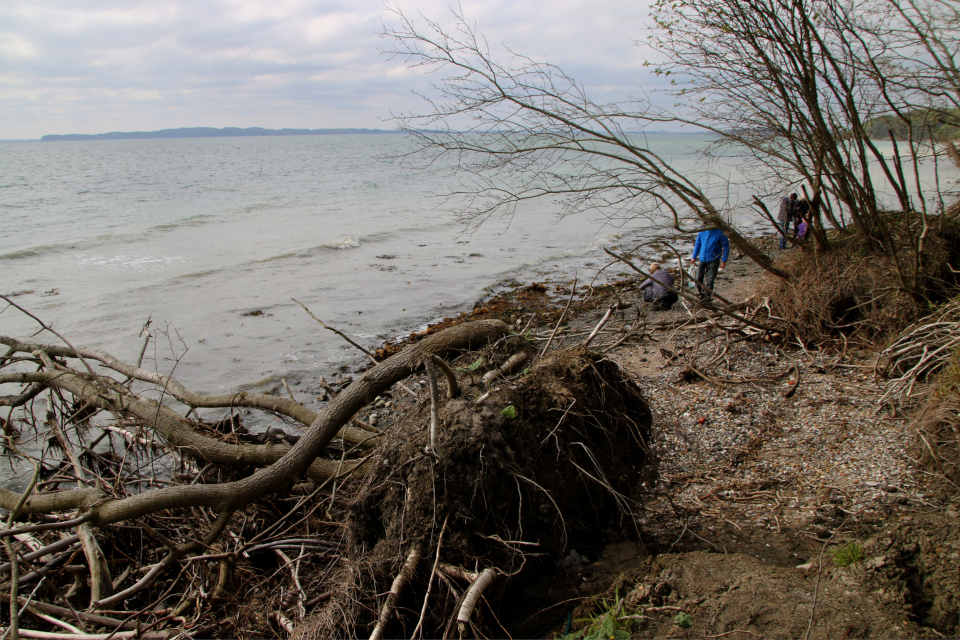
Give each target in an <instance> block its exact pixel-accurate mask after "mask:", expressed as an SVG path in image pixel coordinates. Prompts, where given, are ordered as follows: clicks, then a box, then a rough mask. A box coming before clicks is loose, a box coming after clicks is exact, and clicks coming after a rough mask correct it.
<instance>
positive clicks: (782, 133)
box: [384, 0, 954, 292]
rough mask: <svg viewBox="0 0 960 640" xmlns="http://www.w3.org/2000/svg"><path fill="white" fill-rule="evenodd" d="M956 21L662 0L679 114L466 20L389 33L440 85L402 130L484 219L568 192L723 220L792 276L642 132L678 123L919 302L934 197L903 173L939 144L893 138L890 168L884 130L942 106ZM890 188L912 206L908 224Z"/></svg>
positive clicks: (793, 3)
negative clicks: (929, 201) (441, 166)
mask: <svg viewBox="0 0 960 640" xmlns="http://www.w3.org/2000/svg"><path fill="white" fill-rule="evenodd" d="M917 1H919V0H917ZM936 1H937V0H929V2H936ZM948 13H949V12H948V11H941V12H940V13H939V14H937V16H936V17H929V16H928V15H927V14H923V8H920V7H918V5H917V4H916V2H909V3H908V4H905V5H904V6H901V5H900V4H898V2H897V0H875V1H872V2H869V3H866V4H864V3H860V2H853V0H817V1H816V2H814V1H812V0H764V1H763V2H746V1H744V0H733V1H729V0H687V1H681V2H673V1H672V0H671V1H667V0H662V1H660V2H657V3H655V5H654V7H653V17H654V21H655V27H654V29H653V31H652V34H651V36H650V38H649V39H648V40H647V41H646V42H645V45H646V46H649V47H651V48H652V49H653V50H655V51H656V53H657V57H658V58H659V59H660V60H661V62H660V63H659V64H657V65H654V69H655V72H657V73H659V74H661V75H662V76H664V77H667V76H670V77H671V81H672V82H673V84H672V85H671V86H672V89H671V95H672V96H673V97H675V98H678V99H679V100H680V103H681V104H680V105H678V107H679V108H678V109H675V110H674V111H673V112H670V111H666V110H664V109H660V108H657V107H656V106H655V105H654V104H653V103H652V102H651V101H649V100H647V99H633V100H630V101H627V102H623V103H616V104H599V103H596V102H594V101H592V100H591V99H590V97H589V95H588V94H587V92H586V91H585V89H584V88H583V86H582V85H579V84H577V82H576V81H575V80H574V79H572V78H570V77H569V76H568V75H566V74H565V73H564V72H563V71H562V70H560V69H558V68H557V67H554V66H552V65H549V64H545V63H540V62H537V61H534V60H531V59H529V58H526V57H524V56H522V55H519V54H516V53H514V52H512V51H510V52H508V54H507V61H506V62H501V61H499V60H498V59H497V58H495V56H494V55H493V53H491V50H490V48H489V47H488V45H487V44H486V42H485V41H484V40H483V38H482V37H481V36H480V35H479V34H477V33H476V31H475V30H474V29H473V28H472V27H471V26H470V25H469V24H468V23H467V22H466V20H465V19H464V17H463V16H462V15H460V14H458V13H455V14H454V25H453V27H452V28H447V27H446V26H444V25H442V24H440V23H439V22H436V21H432V20H429V19H423V20H413V19H411V18H409V17H408V16H406V15H404V14H403V13H402V12H399V11H397V20H398V26H396V27H392V28H387V29H386V30H385V31H384V35H385V36H386V37H389V38H391V39H392V41H393V45H392V46H391V47H390V48H388V49H387V50H386V51H387V52H388V53H389V54H392V55H394V56H397V57H400V58H402V59H404V60H407V61H408V62H409V63H410V64H411V65H413V66H418V67H423V68H425V69H426V70H428V71H430V72H433V73H438V74H442V76H441V77H442V79H441V80H440V81H438V82H437V83H436V84H435V89H436V91H437V94H436V95H437V96H438V97H431V98H427V97H426V96H425V99H426V100H427V106H426V108H425V109H424V110H423V111H422V112H418V113H405V114H400V115H399V116H398V118H397V119H398V121H399V123H400V126H401V128H402V129H405V130H407V131H408V132H410V133H411V134H412V135H413V136H414V137H415V138H416V139H417V140H418V141H419V142H420V143H421V152H422V153H423V154H425V155H426V156H427V157H428V158H430V159H436V158H439V157H447V158H453V159H454V161H455V163H456V166H457V167H458V168H459V169H461V170H464V173H465V174H468V175H470V176H471V177H472V178H473V179H474V182H473V184H472V185H470V187H469V188H468V189H467V190H466V195H469V196H470V197H471V198H472V199H471V200H470V205H469V206H468V207H466V208H465V209H464V210H463V216H464V217H465V218H466V220H467V221H469V222H470V223H474V224H479V223H482V222H483V221H484V220H487V219H488V218H489V217H490V216H492V215H494V214H497V213H502V214H506V215H512V214H513V212H514V211H515V207H516V205H517V204H519V203H521V202H523V201H525V200H528V199H532V198H540V197H554V198H560V199H562V201H563V211H564V213H574V212H580V211H585V210H597V211H604V212H606V215H608V216H610V217H630V216H633V217H643V216H646V217H648V219H649V220H650V222H651V223H652V224H654V225H659V226H669V227H672V228H673V229H675V230H676V231H678V232H689V231H692V230H693V229H692V228H691V227H694V226H698V225H715V226H719V227H720V228H722V229H724V231H726V232H727V234H728V235H729V236H730V238H731V241H732V242H733V243H734V244H735V245H736V246H737V247H739V248H740V249H741V250H742V251H743V252H744V253H745V254H747V255H748V256H749V257H751V258H753V259H754V260H756V261H757V262H758V263H759V264H760V265H761V266H763V267H764V268H766V269H768V270H770V271H773V272H775V273H777V274H778V275H780V276H783V277H785V276H786V274H784V273H782V272H781V271H779V270H778V269H776V267H774V266H772V265H771V264H770V261H769V259H768V257H767V256H765V255H763V253H762V252H760V251H759V250H757V248H756V247H755V246H754V245H753V244H752V243H750V242H749V241H747V240H746V239H745V238H744V237H743V236H742V234H740V233H739V232H738V231H737V229H736V227H735V225H733V224H732V223H730V222H729V221H728V220H727V219H726V216H725V214H728V213H729V211H726V210H724V209H723V208H722V207H720V206H717V205H716V204H715V203H714V202H712V201H711V199H710V197H708V195H707V194H706V193H705V191H704V189H703V188H701V186H700V185H702V184H703V179H704V176H703V174H692V173H690V172H689V171H682V170H678V169H677V168H676V167H675V166H674V165H673V164H671V163H670V162H669V161H667V159H666V158H664V157H662V156H661V155H659V154H658V153H657V152H656V151H655V150H654V149H652V148H651V147H650V146H649V145H648V144H647V139H646V138H645V137H644V136H643V135H642V133H640V132H643V131H645V130H649V129H650V128H651V127H654V126H655V127H662V126H663V125H664V124H665V123H681V124H685V125H689V126H692V127H696V128H698V129H700V130H702V131H705V132H710V133H712V134H714V135H715V136H716V142H715V144H714V145H713V146H712V147H710V148H708V153H712V152H714V151H719V150H722V151H723V153H725V154H729V153H733V154H734V155H735V157H737V159H738V162H739V164H740V168H741V169H744V170H745V171H746V172H747V174H748V179H749V180H751V181H753V182H751V184H767V185H773V187H772V189H771V191H779V192H780V193H783V191H784V190H785V189H787V188H788V187H795V188H796V187H802V188H804V189H805V190H806V189H807V188H809V192H808V196H809V200H810V203H811V205H812V212H811V214H812V222H813V224H812V230H813V237H814V239H815V243H816V246H817V248H818V249H819V250H826V249H829V246H830V239H829V236H828V234H827V233H826V225H825V220H826V221H829V224H830V225H831V226H832V227H834V228H835V229H837V230H838V231H839V232H841V233H848V232H849V231H854V232H855V233H857V234H859V235H860V236H862V237H863V238H864V240H865V241H866V243H867V245H868V246H869V247H871V248H872V249H874V250H879V251H882V252H884V253H886V254H887V255H888V256H889V257H890V259H891V261H892V264H894V265H895V267H896V269H897V271H898V274H899V278H900V283H901V286H902V288H903V289H904V290H907V291H911V292H914V291H916V290H917V281H918V277H919V273H920V271H921V269H922V268H923V266H924V265H923V264H922V253H923V251H922V250H923V243H922V238H923V237H924V231H923V230H925V229H926V226H927V218H926V210H925V208H924V204H923V203H925V202H926V198H927V194H924V193H922V192H920V187H919V186H917V187H916V188H917V192H914V193H911V192H910V190H909V186H908V184H909V181H908V180H907V178H906V174H905V170H904V167H905V166H907V167H908V168H909V169H911V170H912V173H913V177H914V178H915V181H916V182H918V183H919V171H918V165H919V162H920V158H921V157H922V156H923V155H924V154H925V153H927V154H928V153H929V150H927V151H925V150H924V148H923V145H924V144H926V143H925V142H924V140H923V139H922V138H921V137H920V136H916V137H910V138H908V139H906V140H900V141H897V140H894V148H895V153H894V157H893V158H890V157H888V156H887V155H886V154H885V153H884V150H883V149H882V148H881V146H882V145H881V144H880V143H879V142H878V141H876V140H874V139H873V138H871V135H870V134H871V130H872V128H871V123H873V122H875V121H876V119H877V118H880V117H883V116H894V117H899V116H902V115H904V114H907V112H909V111H910V110H911V109H912V108H914V106H915V105H916V104H919V103H920V102H922V101H923V100H924V99H927V98H930V97H931V96H935V91H936V90H935V89H934V87H935V86H936V83H935V78H939V77H943V76H944V75H949V74H950V73H951V72H952V69H954V67H952V66H951V65H953V64H954V63H953V57H952V51H953V48H952V47H953V42H954V40H953V39H951V38H950V37H948V36H943V35H941V36H929V35H924V36H923V37H921V34H929V33H942V31H943V30H945V29H946V26H943V27H938V28H939V29H940V30H939V31H930V27H931V25H930V21H931V20H933V21H935V22H937V23H938V25H939V22H938V21H940V20H947V19H948V18H949V15H947V14H948ZM921 14H922V17H921ZM911 19H912V20H913V22H911ZM916 52H920V53H924V52H926V53H924V55H925V58H924V63H923V65H924V66H923V69H924V74H922V75H923V79H922V81H919V80H918V81H914V82H910V81H909V79H910V78H911V69H912V68H914V67H911V61H912V59H913V58H912V57H911V56H912V54H913V53H916ZM938 56H939V57H938ZM927 102H928V103H929V100H927ZM873 169H877V170H879V171H878V172H877V171H874V170H873ZM878 176H879V177H878ZM885 188H889V189H890V190H892V191H893V193H894V194H895V197H896V199H897V202H898V203H899V212H900V218H899V219H896V220H894V221H893V222H891V221H890V220H889V219H888V217H887V211H888V210H889V208H890V204H889V203H886V202H884V201H883V198H882V193H883V191H884V190H885ZM461 195H463V194H461ZM894 206H896V205H894ZM915 210H918V211H919V212H920V214H921V215H920V218H919V219H920V221H921V227H922V230H921V231H920V232H918V233H917V234H915V237H913V238H912V239H911V241H910V242H909V243H908V244H907V250H906V251H905V252H904V250H903V247H904V243H903V241H902V239H901V238H900V236H901V235H902V233H901V232H902V231H903V228H905V229H906V230H907V232H908V234H912V233H913V231H912V229H913V227H912V226H911V225H912V221H913V220H914V216H915V214H914V211H915ZM845 216H849V217H850V219H851V220H852V222H853V228H852V229H849V228H848V227H847V225H845V224H844V222H843V220H844V218H845ZM685 219H692V220H694V221H695V224H694V225H688V226H685V225H684V224H683V222H684V220H685ZM904 220H906V223H905V227H901V226H898V227H897V229H898V230H897V231H896V232H894V231H893V230H892V229H891V224H896V225H901V224H903V223H904Z"/></svg>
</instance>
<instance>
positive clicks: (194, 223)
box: [137, 213, 215, 235]
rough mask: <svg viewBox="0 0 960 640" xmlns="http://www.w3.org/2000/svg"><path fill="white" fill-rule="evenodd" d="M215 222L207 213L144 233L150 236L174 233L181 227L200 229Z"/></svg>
mask: <svg viewBox="0 0 960 640" xmlns="http://www.w3.org/2000/svg"><path fill="white" fill-rule="evenodd" d="M214 221H215V218H214V216H211V215H209V214H206V213H199V214H197V215H195V216H188V217H186V218H182V219H180V220H174V221H173V222H165V223H163V224H158V225H154V226H152V227H150V228H149V229H147V230H146V231H145V232H144V233H145V234H150V233H152V232H154V231H172V230H173V229H179V228H181V227H199V226H201V225H205V224H209V223H211V222H214ZM137 235H140V234H137Z"/></svg>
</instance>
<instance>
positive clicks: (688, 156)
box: [0, 133, 777, 405]
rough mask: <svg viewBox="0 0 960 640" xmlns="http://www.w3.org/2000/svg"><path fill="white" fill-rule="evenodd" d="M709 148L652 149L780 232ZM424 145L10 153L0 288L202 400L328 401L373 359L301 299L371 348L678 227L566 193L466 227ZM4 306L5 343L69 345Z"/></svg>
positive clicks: (375, 141)
mask: <svg viewBox="0 0 960 640" xmlns="http://www.w3.org/2000/svg"><path fill="white" fill-rule="evenodd" d="M709 142H711V138H709V137H707V136H696V135H683V134H653V135H650V136H647V137H646V138H645V140H644V144H645V145H647V146H648V147H650V148H651V149H654V150H656V151H657V152H658V153H661V154H662V155H663V157H664V158H666V159H669V160H670V161H671V162H672V163H674V164H675V165H676V166H677V167H678V168H680V169H681V170H685V169H689V170H691V171H693V170H696V171H699V172H701V175H703V176H704V185H705V187H708V186H709V187H710V188H714V189H719V190H720V191H718V192H717V196H718V197H719V198H720V201H721V202H723V203H724V204H725V206H728V207H729V210H730V211H731V212H732V213H731V215H733V216H740V218H736V221H737V223H738V225H739V226H740V227H741V229H742V230H743V231H744V232H745V233H760V232H763V231H765V230H766V231H769V228H768V225H767V223H766V222H764V221H763V220H762V219H761V218H758V217H757V216H756V215H755V214H751V215H750V216H747V214H746V213H745V212H746V211H747V207H746V206H745V203H747V202H748V200H749V197H748V196H749V194H747V193H732V194H731V192H730V188H729V187H727V186H725V185H726V182H727V181H728V180H731V179H732V180H734V181H736V180H737V176H738V175H739V174H738V161H737V160H736V159H732V160H729V161H724V160H722V159H720V160H717V159H715V160H712V161H710V162H711V163H712V164H707V165H705V164H704V161H703V160H702V159H700V156H699V152H700V151H701V150H702V149H703V148H704V147H705V146H706V145H707V144H709ZM414 151H415V145H414V142H413V141H412V140H410V139H408V138H407V137H406V136H404V135H402V134H394V133H384V134H363V135H361V134H353V135H351V134H342V135H339V134H338V135H320V136H285V137H259V138H256V137H255V138H251V137H244V138H193V139H142V140H114V141H109V140H98V141H71V142H17V143H4V144H0V229H2V233H0V293H3V294H4V295H7V296H9V297H10V299H11V300H12V301H13V302H15V303H16V304H17V305H19V306H20V307H22V308H23V309H24V310H25V311H27V312H29V314H32V315H33V316H35V317H36V318H37V319H39V320H42V321H43V322H44V323H46V324H48V325H50V326H51V327H53V328H54V329H56V330H57V331H58V332H59V333H61V334H62V335H63V336H64V337H66V338H67V339H68V340H70V342H72V343H73V344H74V345H78V346H87V347H91V348H97V349H102V350H105V351H107V352H109V353H111V354H112V355H114V356H116V357H117V358H120V359H121V360H125V361H127V362H136V361H137V360H138V358H139V356H140V353H141V350H142V348H143V345H144V342H145V336H146V334H147V333H148V332H149V334H150V336H151V338H150V340H149V342H148V345H147V350H146V353H145V356H144V359H143V367H144V368H147V369H150V370H154V371H158V372H160V373H163V374H167V375H172V376H173V377H174V378H176V379H178V380H179V381H181V382H182V383H183V384H185V385H186V386H187V387H189V388H191V389H193V390H194V391H196V392H198V393H209V394H221V393H226V392H230V391H238V390H253V391H266V392H277V391H278V389H280V387H281V381H283V380H285V381H286V382H287V384H288V385H289V386H290V388H291V389H292V390H293V392H294V394H295V395H297V396H298V400H301V401H303V402H304V403H305V404H307V405H317V403H318V401H317V399H316V397H315V395H314V394H312V393H311V392H310V390H311V389H315V387H316V381H317V380H318V379H319V378H320V376H324V377H326V378H327V379H328V380H330V379H333V378H336V377H337V376H338V375H340V372H341V371H342V370H343V369H344V367H350V366H355V365H356V364H357V363H358V362H359V361H362V354H360V353H359V352H358V350H357V349H356V348H355V347H353V346H351V345H349V344H347V342H346V341H345V340H343V339H342V338H341V337H339V336H337V335H335V334H334V333H332V332H330V331H327V330H325V329H324V328H323V327H322V326H320V324H319V323H317V322H316V321H315V320H314V319H313V318H311V317H310V315H309V314H308V313H307V312H306V311H305V310H304V309H303V308H302V307H301V306H300V304H298V302H299V303H302V305H303V306H305V307H307V308H308V309H309V310H310V312H311V313H312V314H313V315H315V316H316V317H317V318H319V319H321V320H323V322H325V323H326V324H328V325H329V326H332V327H335V328H337V329H339V330H340V331H343V332H344V333H346V334H348V335H349V336H351V338H352V339H353V340H355V341H356V342H358V343H359V344H361V345H363V346H365V347H368V348H371V349H372V348H376V347H378V346H380V344H381V343H382V342H383V341H385V340H389V339H396V338H398V337H400V336H403V335H406V334H408V333H410V332H411V331H415V330H418V329H422V328H424V327H425V326H426V325H428V324H429V323H431V322H434V321H437V320H440V319H442V318H444V317H448V316H452V315H455V314H457V313H458V312H461V311H464V310H468V309H470V308H471V307H473V306H474V305H475V304H476V303H478V302H481V301H483V300H484V299H486V298H489V297H490V296H492V295H493V294H495V293H496V292H497V291H499V290H501V289H502V288H504V287H507V286H511V285H514V284H516V283H518V282H533V281H540V280H543V279H545V278H547V277H548V275H551V274H552V275H551V277H553V278H555V279H557V278H559V279H561V280H563V279H566V281H569V280H572V278H573V276H574V275H576V276H577V277H578V278H579V279H580V281H581V282H584V281H590V280H592V279H593V278H596V277H599V278H600V281H606V280H612V279H617V278H620V277H623V274H624V273H625V272H626V271H625V269H624V268H623V267H620V266H618V267H608V266H607V265H608V263H609V262H610V261H609V260H608V259H607V256H606V255H605V254H603V253H602V248H603V247H605V246H608V247H624V248H626V247H630V246H635V245H637V244H640V243H642V242H643V241H644V239H649V238H650V237H652V236H653V235H654V234H658V233H662V232H663V228H662V226H660V225H661V224H662V222H658V220H661V219H660V218H659V217H658V215H656V214H654V212H652V211H634V210H629V209H628V210H616V208H614V211H615V213H614V215H610V212H609V211H608V212H607V213H604V212H589V211H588V212H582V213H579V214H575V215H564V211H565V210H564V208H563V206H562V203H561V202H559V201H557V200H556V199H553V198H542V199H539V200H533V201H528V202H524V203H523V204H522V205H520V206H518V207H517V208H516V210H514V211H512V212H511V213H510V215H503V216H501V215H494V216H491V217H490V218H489V219H487V220H485V221H484V222H483V224H480V225H479V226H477V225H465V224H464V223H463V222H462V221H461V220H460V219H459V216H458V213H460V212H462V211H463V210H464V208H465V207H466V206H467V205H468V204H469V201H468V200H467V199H466V197H461V196H453V197H445V196H449V194H451V193H453V194H455V193H457V192H459V191H462V190H464V188H465V186H464V185H465V179H466V178H468V177H469V176H464V174H462V173H460V172H458V171H457V170H456V167H455V166H454V165H453V164H452V161H445V160H441V161H435V162H425V161H422V160H421V159H419V157H418V156H417V155H416V154H413V155H411V154H412V153H413V152H414ZM709 176H713V177H714V178H715V180H714V182H713V183H712V185H711V184H708V183H710V178H709ZM724 189H726V191H725V192H723V190H724ZM776 203H777V199H776V198H774V199H772V200H771V201H770V202H769V206H770V208H771V209H772V210H774V211H775V210H776V209H775V207H776ZM736 212H740V213H736ZM691 240H692V236H690V235H688V236H686V237H685V238H681V239H680V240H679V243H680V245H679V246H683V247H687V248H689V242H690V241H691ZM684 243H687V244H684ZM598 274H599V275H598ZM3 307H4V308H3V309H2V312H0V333H2V334H4V335H9V336H13V337H16V338H20V339H23V340H34V341H37V342H42V343H53V344H57V343H59V339H58V338H57V337H56V336H54V335H52V334H51V333H49V332H45V331H41V330H40V329H41V327H40V325H39V323H38V322H37V320H36V319H34V318H32V317H30V315H27V314H26V313H23V312H21V311H20V310H18V309H16V308H14V307H12V306H6V305H5V304H4V305H3ZM0 392H2V393H10V392H11V391H10V390H3V389H0Z"/></svg>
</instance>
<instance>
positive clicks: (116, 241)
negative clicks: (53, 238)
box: [0, 214, 215, 260]
mask: <svg viewBox="0 0 960 640" xmlns="http://www.w3.org/2000/svg"><path fill="white" fill-rule="evenodd" d="M211 222H215V218H214V216H210V215H206V214H199V215H195V216H190V217H187V218H183V219H182V220H176V221H174V222H168V223H163V224H158V225H155V226H153V227H149V228H147V229H143V230H140V231H136V230H134V231H130V232H127V233H105V234H102V235H98V236H93V237H92V238H85V239H80V240H69V241H65V242H53V243H50V244H40V245H36V246H33V247H24V248H22V249H16V250H14V251H9V252H7V253H3V254H0V260H19V259H23V258H35V257H37V256H42V255H46V254H50V253H58V252H61V251H67V250H70V251H90V250H94V249H96V248H97V247H100V246H103V245H106V244H109V245H110V246H111V247H114V248H115V247H117V246H120V245H123V244H129V243H133V242H139V241H141V240H147V239H149V238H150V236H151V235H152V234H154V233H159V232H168V231H172V230H175V229H178V228H182V227H196V226H200V225H204V224H209V223H211Z"/></svg>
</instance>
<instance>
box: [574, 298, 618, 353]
mask: <svg viewBox="0 0 960 640" xmlns="http://www.w3.org/2000/svg"><path fill="white" fill-rule="evenodd" d="M619 306H620V305H619V303H618V304H614V305H613V306H611V307H610V308H609V309H607V312H606V313H605V314H604V315H603V318H601V319H600V322H599V323H597V326H596V327H594V328H593V331H592V332H591V333H590V335H589V336H587V339H586V340H584V341H583V342H581V343H580V346H582V347H587V346H589V345H590V343H591V342H593V339H594V338H596V337H597V334H598V333H600V329H603V326H604V325H605V324H607V322H609V320H610V316H612V315H613V312H614V311H616V310H617V308H618V307H619Z"/></svg>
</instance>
